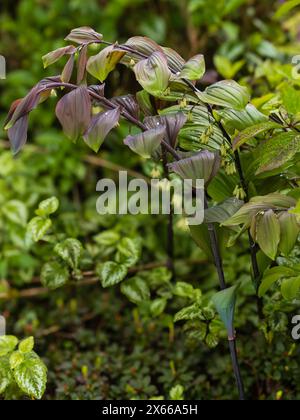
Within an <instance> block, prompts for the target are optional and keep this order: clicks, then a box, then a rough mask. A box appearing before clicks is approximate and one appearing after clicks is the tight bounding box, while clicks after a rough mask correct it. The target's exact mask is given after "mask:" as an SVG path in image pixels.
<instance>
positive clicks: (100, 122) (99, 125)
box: [83, 107, 121, 153]
mask: <svg viewBox="0 0 300 420" xmlns="http://www.w3.org/2000/svg"><path fill="white" fill-rule="evenodd" d="M120 111H121V110H120V108H119V107H118V108H115V109H111V110H109V111H105V112H100V113H99V114H97V115H94V116H93V118H92V121H91V125H90V126H89V128H88V129H87V131H86V133H85V134H84V136H83V138H84V141H85V142H86V144H87V145H88V146H89V147H90V148H91V149H93V150H94V152H96V153H97V152H98V150H99V149H100V146H101V145H102V143H103V142H104V140H105V137H106V136H107V134H108V133H109V132H110V131H111V130H112V129H113V128H114V127H115V126H116V125H117V124H118V121H119V118H120Z"/></svg>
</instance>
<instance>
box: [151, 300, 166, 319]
mask: <svg viewBox="0 0 300 420" xmlns="http://www.w3.org/2000/svg"><path fill="white" fill-rule="evenodd" d="M166 306H167V299H164V298H156V299H154V300H153V301H152V302H151V304H150V312H151V315H152V316H154V317H157V316H159V315H161V314H162V313H163V312H164V310H165V308H166Z"/></svg>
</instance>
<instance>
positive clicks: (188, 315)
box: [174, 303, 203, 322]
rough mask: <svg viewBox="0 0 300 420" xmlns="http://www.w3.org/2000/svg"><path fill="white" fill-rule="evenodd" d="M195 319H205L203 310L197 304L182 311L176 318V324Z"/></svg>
mask: <svg viewBox="0 0 300 420" xmlns="http://www.w3.org/2000/svg"><path fill="white" fill-rule="evenodd" d="M193 319H201V320H202V319H203V316H202V311H201V308H200V306H199V305H198V304H197V303H194V304H193V305H191V306H187V307H185V308H183V309H181V310H180V311H179V312H177V313H176V314H175V316H174V322H178V321H182V320H193Z"/></svg>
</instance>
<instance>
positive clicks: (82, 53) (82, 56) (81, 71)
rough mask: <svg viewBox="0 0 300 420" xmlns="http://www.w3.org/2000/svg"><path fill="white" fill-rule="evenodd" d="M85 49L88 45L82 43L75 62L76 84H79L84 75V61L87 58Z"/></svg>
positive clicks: (85, 61)
mask: <svg viewBox="0 0 300 420" xmlns="http://www.w3.org/2000/svg"><path fill="white" fill-rule="evenodd" d="M87 49H88V46H87V45H84V46H83V47H82V48H81V50H80V53H79V56H78V63H77V69H78V70H77V84H78V85H79V84H80V83H81V82H82V80H83V79H84V77H85V72H86V63H87V60H88V56H87Z"/></svg>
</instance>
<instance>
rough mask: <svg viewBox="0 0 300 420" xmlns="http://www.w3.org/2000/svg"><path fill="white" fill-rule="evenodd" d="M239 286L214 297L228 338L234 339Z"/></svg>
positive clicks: (222, 291) (213, 299)
mask: <svg viewBox="0 0 300 420" xmlns="http://www.w3.org/2000/svg"><path fill="white" fill-rule="evenodd" d="M237 289H238V285H236V286H232V287H229V288H227V289H225V290H221V291H220V292H218V293H216V294H215V295H214V296H213V297H212V301H213V303H214V305H215V307H216V309H217V311H218V314H219V315H220V317H221V319H222V321H223V323H224V325H225V326H226V329H227V332H228V337H229V338H234V336H235V333H234V327H233V320H234V310H235V302H236V296H237Z"/></svg>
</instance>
